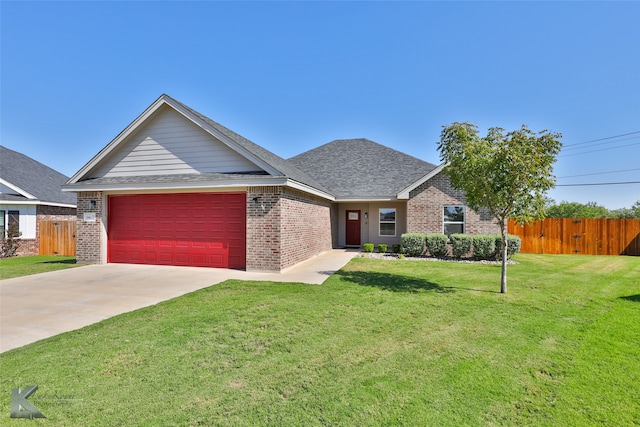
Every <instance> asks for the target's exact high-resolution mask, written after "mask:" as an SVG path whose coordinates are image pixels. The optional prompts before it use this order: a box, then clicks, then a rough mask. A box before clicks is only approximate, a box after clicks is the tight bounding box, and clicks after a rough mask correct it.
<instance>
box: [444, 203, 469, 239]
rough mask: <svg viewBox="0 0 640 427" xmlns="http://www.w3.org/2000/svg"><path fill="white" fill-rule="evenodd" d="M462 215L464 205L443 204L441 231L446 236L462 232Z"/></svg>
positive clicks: (463, 213)
mask: <svg viewBox="0 0 640 427" xmlns="http://www.w3.org/2000/svg"><path fill="white" fill-rule="evenodd" d="M464 215H465V209H464V206H445V207H444V221H443V224H444V225H443V233H444V234H446V235H447V236H449V235H451V234H462V233H464Z"/></svg>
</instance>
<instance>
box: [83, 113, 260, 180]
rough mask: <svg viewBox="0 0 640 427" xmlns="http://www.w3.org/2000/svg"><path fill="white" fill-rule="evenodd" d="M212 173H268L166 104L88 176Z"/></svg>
mask: <svg viewBox="0 0 640 427" xmlns="http://www.w3.org/2000/svg"><path fill="white" fill-rule="evenodd" d="M211 172H218V173H256V172H262V173H266V172H265V171H264V170H263V169H262V168H260V167H258V166H257V165H256V164H255V163H253V162H251V161H249V160H248V159H247V158H246V157H244V156H242V155H241V154H239V153H238V152H236V151H234V150H232V149H231V148H230V147H229V146H227V145H226V144H224V143H222V142H221V141H219V140H217V139H216V138H215V137H213V136H212V135H211V134H209V133H207V132H206V131H204V130H203V129H202V128H200V127H199V126H197V125H195V124H194V123H193V122H191V121H189V120H188V119H187V118H186V117H184V116H183V115H182V114H180V113H179V112H177V111H176V110H174V109H173V108H171V107H169V106H167V105H163V106H161V107H160V108H158V110H156V111H155V113H154V114H153V115H152V116H150V117H149V118H148V119H147V120H146V121H145V122H144V123H142V124H141V125H140V126H139V127H138V128H137V129H136V130H135V131H134V132H132V133H131V134H130V135H128V136H127V137H126V138H125V139H124V140H123V141H122V142H121V143H120V144H118V146H117V147H116V148H115V149H114V150H112V151H111V153H110V154H109V156H106V157H105V158H104V159H103V160H102V161H101V162H100V164H99V165H97V166H96V167H95V168H93V170H92V171H91V172H90V174H89V175H88V177H89V178H103V177H104V178H111V177H120V176H146V175H178V174H190V173H193V174H199V173H211Z"/></svg>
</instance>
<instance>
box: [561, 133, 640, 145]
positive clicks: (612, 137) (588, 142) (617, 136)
mask: <svg viewBox="0 0 640 427" xmlns="http://www.w3.org/2000/svg"><path fill="white" fill-rule="evenodd" d="M638 133H640V130H638V131H635V132H629V133H623V134H620V135H614V136H607V137H606V138H599V139H592V140H590V141H583V142H576V143H574V144H566V145H564V146H565V147H572V146H574V145H582V144H590V143H592V142H598V141H605V140H607V139H614V138H620V137H621V136H629V135H635V134H638Z"/></svg>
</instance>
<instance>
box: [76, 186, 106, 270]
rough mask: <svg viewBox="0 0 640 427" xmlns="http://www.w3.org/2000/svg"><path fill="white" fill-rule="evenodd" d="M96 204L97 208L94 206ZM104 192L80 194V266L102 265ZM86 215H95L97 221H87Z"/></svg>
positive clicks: (78, 258) (77, 247)
mask: <svg viewBox="0 0 640 427" xmlns="http://www.w3.org/2000/svg"><path fill="white" fill-rule="evenodd" d="M92 201H94V202H95V206H93V205H92ZM102 209H103V206H102V192H101V191H83V192H79V193H78V211H77V212H78V214H77V218H78V234H77V240H76V259H77V261H78V263H80V264H100V263H104V262H106V260H103V259H101V250H102ZM85 213H94V214H95V216H96V219H95V221H85V220H84V214H85Z"/></svg>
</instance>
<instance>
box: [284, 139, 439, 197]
mask: <svg viewBox="0 0 640 427" xmlns="http://www.w3.org/2000/svg"><path fill="white" fill-rule="evenodd" d="M289 161H290V162H292V163H293V164H295V165H296V166H298V167H299V168H300V169H303V170H305V171H306V173H308V174H309V175H311V176H312V177H313V178H314V179H316V180H317V181H319V182H320V183H321V184H322V185H324V186H325V187H326V188H329V189H331V191H332V193H333V194H334V195H335V196H336V197H337V198H338V199H354V200H355V199H376V198H379V199H385V198H390V199H394V198H396V197H397V194H398V193H399V192H400V191H401V190H402V189H404V188H405V187H407V186H409V185H410V184H412V183H413V182H415V181H417V180H419V179H420V178H421V177H423V176H425V175H426V174H428V173H429V172H430V171H432V170H433V169H435V168H436V166H435V165H433V164H431V163H428V162H425V161H422V160H420V159H417V158H415V157H412V156H410V155H408V154H405V153H402V152H400V151H397V150H394V149H392V148H389V147H386V146H384V145H381V144H378V143H376V142H373V141H370V140H368V139H365V138H359V139H341V140H336V141H332V142H329V143H327V144H325V145H322V146H320V147H318V148H315V149H313V150H310V151H307V152H305V153H302V154H299V155H297V156H295V157H292V158H290V159H289Z"/></svg>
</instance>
